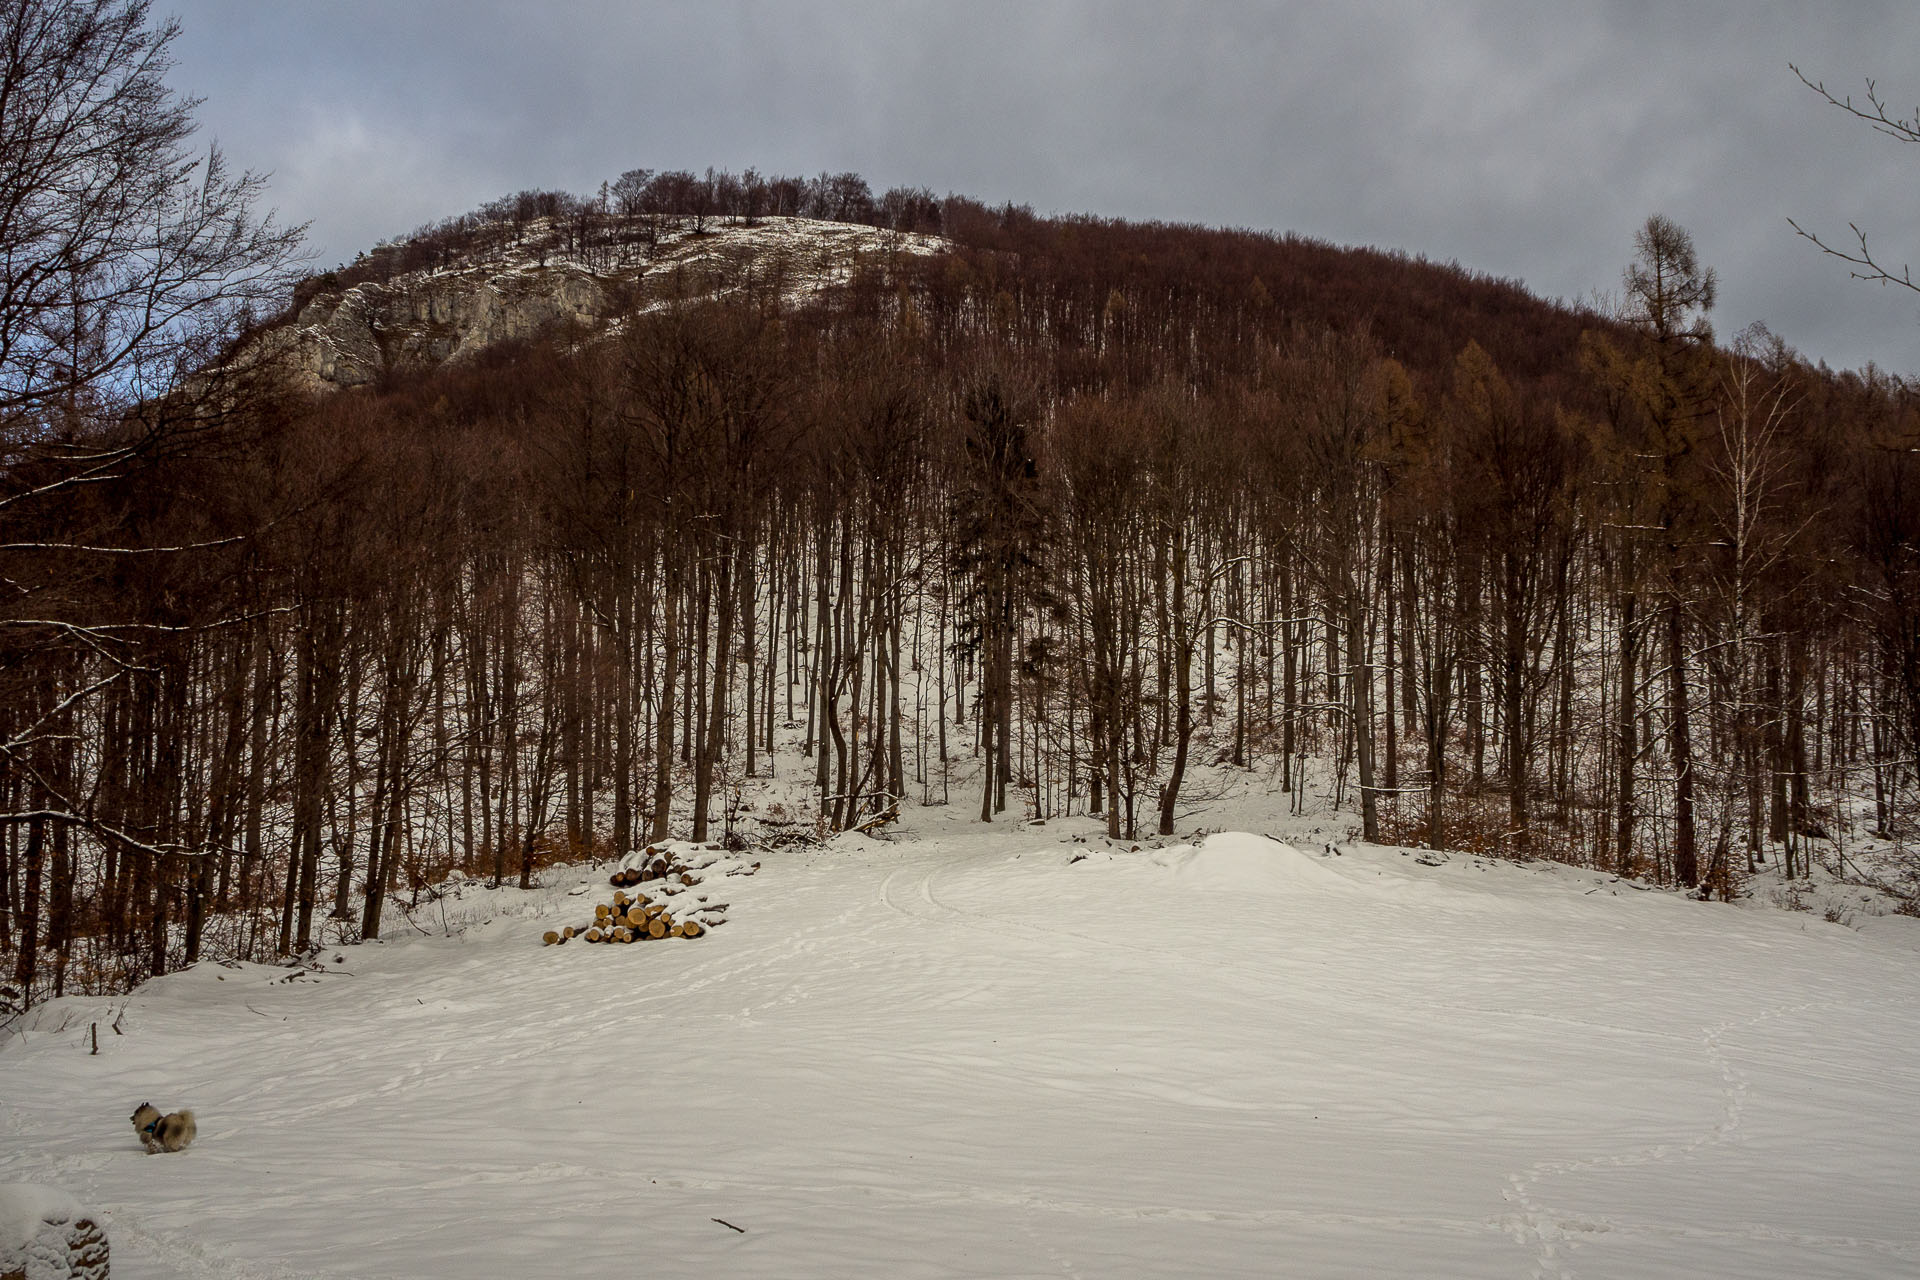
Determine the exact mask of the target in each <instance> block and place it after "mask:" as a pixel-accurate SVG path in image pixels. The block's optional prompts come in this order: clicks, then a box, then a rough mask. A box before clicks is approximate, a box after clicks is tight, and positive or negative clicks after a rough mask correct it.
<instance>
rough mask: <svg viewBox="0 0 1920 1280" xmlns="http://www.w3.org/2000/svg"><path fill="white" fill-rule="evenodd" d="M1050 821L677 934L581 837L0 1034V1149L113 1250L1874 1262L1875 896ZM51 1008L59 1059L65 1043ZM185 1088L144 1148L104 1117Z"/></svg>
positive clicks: (834, 852) (1208, 1269)
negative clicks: (1108, 836)
mask: <svg viewBox="0 0 1920 1280" xmlns="http://www.w3.org/2000/svg"><path fill="white" fill-rule="evenodd" d="M1267 803H1268V801H1267V800H1266V799H1265V798H1264V797H1248V798H1245V799H1243V800H1242V801H1240V802H1237V803H1233V804H1230V805H1227V806H1225V807H1217V808H1216V810H1215V811H1213V812H1210V813H1208V814H1207V815H1204V816H1203V818H1202V819H1201V820H1202V821H1216V820H1218V821H1224V822H1231V823H1233V824H1234V825H1241V826H1247V827H1251V828H1254V829H1256V830H1259V831H1270V832H1272V833H1274V834H1275V835H1278V836H1280V837H1282V838H1283V839H1284V840H1286V841H1287V842H1288V843H1281V842H1280V841H1279V840H1276V839H1273V838H1271V836H1268V835H1262V834H1240V835H1231V834H1215V835H1212V836H1209V837H1205V838H1204V840H1202V841H1201V842H1199V843H1197V844H1196V843H1192V842H1188V843H1183V844H1177V845H1176V844H1171V843H1170V844H1169V845H1168V847H1165V848H1152V847H1142V848H1139V849H1137V850H1136V849H1135V848H1134V847H1132V846H1120V847H1115V846H1111V845H1109V844H1108V843H1107V842H1106V841H1105V840H1104V839H1103V838H1102V837H1101V836H1099V835H1098V834H1097V833H1096V832H1095V829H1094V827H1093V824H1092V823H1090V822H1087V821H1085V820H1072V821H1066V822H1055V823H1049V824H1046V825H1031V826H1026V827H1019V826H1014V825H1011V824H1000V825H995V826H992V827H987V826H983V825H981V824H979V823H976V822H969V821H967V820H966V815H965V811H964V806H954V807H953V808H950V809H917V808H916V809H914V810H912V811H911V815H910V817H911V819H912V821H913V822H914V823H916V824H917V829H916V830H914V831H912V832H909V833H907V837H908V838H904V839H900V840H896V841H890V842H889V841H879V840H874V839H870V838H867V837H865V836H861V835H857V834H848V835H843V836H841V837H838V838H836V839H835V840H834V841H832V842H831V843H830V844H829V845H827V846H825V847H822V848H812V849H809V848H804V847H795V848H790V849H786V850H781V851H775V852H769V853H767V854H765V855H762V857H763V861H764V866H763V869H762V870H761V871H760V872H759V873H758V874H757V875H753V876H748V877H740V878H737V879H729V880H728V881H727V885H726V887H727V890H728V892H727V894H726V895H725V896H726V897H727V898H728V899H729V900H730V901H731V904H732V905H731V910H730V912H729V919H728V922H727V923H726V925H725V927H723V928H719V929H716V930H714V931H713V932H712V933H711V934H710V935H709V936H708V937H706V938H704V939H701V940H699V941H697V942H696V941H685V942H669V943H661V944H656V945H651V946H641V947H589V946H580V945H569V946H560V947H542V946H540V945H539V937H540V934H541V933H542V931H543V930H545V929H548V928H551V927H555V926H556V925H557V924H560V923H566V922H571V921H572V920H573V919H574V917H575V916H577V915H580V914H582V912H583V910H584V911H585V912H586V914H589V915H590V914H591V908H590V906H584V907H583V904H590V903H592V902H593V901H597V900H599V899H600V898H602V897H604V896H605V895H606V893H607V886H606V868H605V867H604V866H603V867H600V868H597V869H589V868H561V869H559V870H557V871H554V872H550V873H548V876H547V879H546V882H545V884H544V885H543V886H542V887H541V888H539V889H537V890H536V891H534V892H532V893H528V894H522V893H518V892H516V891H512V890H505V891H498V892H494V891H487V890H485V889H483V888H480V887H479V886H478V885H477V884H474V885H470V886H468V887H467V888H465V889H464V890H462V891H460V892H458V893H456V894H453V895H451V896H449V897H448V898H447V899H443V900H442V902H441V903H440V904H439V905H438V906H437V907H436V908H435V909H434V910H433V911H431V912H422V913H420V914H418V915H417V916H416V917H415V921H414V923H415V926H416V927H415V929H414V930H411V931H408V936H406V937H404V938H402V937H399V936H397V935H396V936H395V938H394V940H392V941H389V942H386V943H379V944H369V945H366V946H361V947H357V948H348V949H344V950H339V951H328V952H327V953H325V954H324V955H323V956H322V957H321V959H322V962H323V963H322V965H321V967H319V968H318V969H270V968H260V967H241V968H222V967H219V966H216V965H201V966H198V967H196V968H194V969H191V970H188V971H185V972H182V973H177V974H173V975H170V976H168V977H166V978H164V979H161V980H159V981H157V982H154V983H151V984H149V985H148V986H147V987H146V988H144V989H143V990H141V991H140V992H139V993H137V994H136V995H134V996H133V997H132V998H131V999H130V1000H127V1001H124V1002H121V1001H111V1002H110V1001H105V1000H91V1001H88V1000H73V999H68V1000H63V1001H55V1002H53V1003H50V1004H48V1005H45V1006H43V1007H42V1008H40V1009H38V1010H36V1011H35V1013H34V1014H33V1015H32V1019H31V1022H30V1023H29V1026H28V1028H27V1030H26V1031H25V1034H23V1035H18V1036H16V1037H14V1038H13V1039H12V1040H11V1042H9V1043H8V1044H7V1045H6V1046H5V1047H4V1049H0V1132H4V1134H5V1140H4V1143H3V1144H0V1181H13V1180H27V1181H35V1182H41V1183H51V1184H56V1185H58V1186H60V1187H63V1188H65V1189H67V1190H68V1191H70V1192H72V1193H73V1194H75V1195H77V1196H79V1197H80V1198H82V1199H83V1200H85V1201H86V1202H88V1203H89V1204H91V1205H93V1206H95V1207H96V1208H98V1209H99V1210H101V1211H102V1212H103V1213H104V1215H105V1217H106V1220H107V1222H108V1225H109V1230H110V1232H111V1234H112V1240H113V1247H114V1251H115V1263H116V1266H115V1274H116V1275H117V1276H119V1277H122V1280H141V1278H143V1277H166V1278H172V1277H202V1276H216V1277H228V1276H231V1277H264V1276H273V1277H291V1276H299V1277H349V1276H350V1277H375V1276H407V1277H418V1276H460V1277H464V1278H469V1280H486V1278H491V1277H503V1278H504V1277H527V1276H558V1275H569V1276H613V1275H629V1274H634V1273H636V1272H644V1273H646V1274H650V1275H670V1276H704V1277H721V1276H725V1277H735V1276H765V1277H780V1278H782V1280H796V1278H806V1277H834V1278H836V1280H838V1278H841V1277H849V1276H887V1277H941V1276H979V1277H1014V1276H1066V1277H1096V1276H1100V1277H1106V1276H1138V1277H1165V1276H1209V1277H1215V1276H1250V1277H1252V1276H1257V1277H1271V1276H1279V1275H1285V1276H1309V1277H1338V1276H1355V1277H1359V1276H1420V1277H1435V1276H1460V1277H1495V1276H1515V1277H1524V1276H1549V1277H1563V1276H1581V1277H1630V1276H1631V1277H1667V1276H1681V1275H1685V1276H1741V1277H1747V1278H1749V1280H1752V1278H1756V1277H1758V1278H1767V1277H1780V1278H1786V1277H1793V1278H1795V1280H1798V1278H1800V1277H1808V1276H1895V1275H1911V1274H1915V1272H1916V1270H1920V1218H1916V1215H1915V1214H1914V1211H1913V1210H1914V1203H1913V1187H1914V1185H1915V1179H1916V1175H1917V1174H1920V1073H1916V1070H1915V1066H1914V1062H1915V1056H1914V1050H1915V1047H1916V1045H1920V952H1917V951H1916V950H1915V944H1916V935H1917V934H1920V928H1917V927H1916V926H1920V922H1917V921H1913V920H1909V919H1903V918H1881V919H1878V920H1874V921H1871V922H1869V923H1870V924H1871V925H1872V927H1871V928H1870V929H1867V930H1865V931H1856V930H1854V929H1849V928H1847V927H1843V926H1842V925H1838V924H1833V923H1829V922H1827V921H1825V920H1823V919H1821V918H1819V917H1818V916H1816V915H1813V914H1809V913H1804V912H1801V913H1792V912H1785V911H1780V910H1777V909H1774V908H1770V907H1765V906H1759V905H1754V904H1746V905H1743V906H1738V907H1733V906H1724V905H1718V904H1712V905H1709V904H1701V903H1697V902H1690V901H1686V900H1683V899H1681V898H1679V897H1676V896H1672V895H1668V894H1665V893H1658V892H1647V891H1643V890H1641V889H1639V888H1637V887H1636V886H1632V885H1629V884H1625V883H1623V882H1619V881H1616V880H1613V879H1611V878H1609V877H1606V876H1603V875H1598V874H1595V873H1591V872H1584V871H1578V870H1573V869H1569V868H1565V867H1561V866H1557V865H1551V864H1531V865H1516V864H1512V863H1504V862H1490V861H1480V860H1476V859H1473V858H1470V857H1464V856H1461V855H1457V854H1456V855H1450V856H1446V857H1441V856H1439V855H1434V854H1421V853H1419V852H1417V851H1407V852H1403V851H1401V850H1397V849H1386V848H1373V847H1356V846H1352V845H1346V844H1341V845H1338V846H1337V847H1335V846H1330V845H1329V844H1328V840H1329V839H1330V838H1336V839H1337V838H1338V837H1339V836H1340V833H1341V832H1342V831H1343V830H1344V824H1339V825H1336V824H1334V823H1332V822H1331V821H1330V820H1328V819H1324V818H1323V819H1320V820H1318V821H1316V820H1315V819H1313V818H1310V817H1309V818H1295V819H1287V818H1276V817H1273V816H1272V814H1273V813H1275V812H1278V808H1279V806H1278V805H1277V804H1274V805H1273V807H1272V809H1271V811H1269V810H1267V809H1265V808H1264V807H1263V806H1265V805H1266V804H1267ZM96 1023H97V1024H98V1045H99V1051H98V1054H97V1055H96V1054H94V1053H93V1052H92V1047H93V1043H94V1026H95V1024H96ZM147 1100H151V1101H153V1102H155V1103H156V1104H158V1105H160V1106H162V1107H163V1108H167V1109H171V1108H174V1107H179V1106H191V1107H192V1108H194V1110H195V1111H196V1112H197V1113H198V1115H199V1139H198V1141H197V1142H196V1143H195V1144H194V1145H193V1146H192V1147H191V1148H190V1149H189V1150H187V1151H186V1152H185V1153H183V1154H179V1155H170V1156H149V1155H146V1154H144V1153H143V1152H142V1151H141V1149H140V1146H139V1144H138V1143H137V1142H136V1141H135V1138H134V1135H133V1133H132V1131H131V1129H130V1127H129V1126H128V1124H127V1121H126V1118H125V1117H126V1116H127V1114H128V1113H129V1112H130V1111H132V1109H133V1108H134V1107H135V1106H136V1105H137V1104H139V1103H140V1102H142V1101H147Z"/></svg>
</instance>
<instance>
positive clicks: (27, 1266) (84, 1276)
mask: <svg viewBox="0 0 1920 1280" xmlns="http://www.w3.org/2000/svg"><path fill="white" fill-rule="evenodd" d="M107 1266H108V1258H107V1233H106V1231H105V1230H103V1229H102V1228H101V1226H100V1224H99V1223H98V1222H96V1221H95V1220H94V1217H93V1215H92V1214H91V1213H89V1212H88V1211H87V1208H86V1206H84V1205H82V1204H81V1203H80V1202H79V1201H78V1200H76V1199H74V1198H73V1197H72V1196H71V1195H69V1194H67V1193H66V1192H65V1191H62V1190H60V1189H58V1188H57V1187H43V1186H37V1185H35V1184H33V1183H31V1182H11V1183H5V1184H0V1280H70V1278H71V1280H107Z"/></svg>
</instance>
